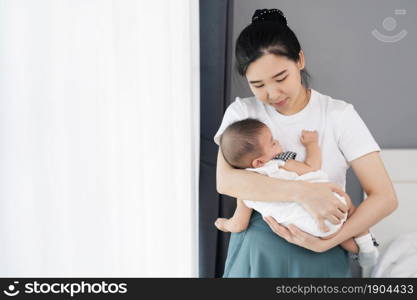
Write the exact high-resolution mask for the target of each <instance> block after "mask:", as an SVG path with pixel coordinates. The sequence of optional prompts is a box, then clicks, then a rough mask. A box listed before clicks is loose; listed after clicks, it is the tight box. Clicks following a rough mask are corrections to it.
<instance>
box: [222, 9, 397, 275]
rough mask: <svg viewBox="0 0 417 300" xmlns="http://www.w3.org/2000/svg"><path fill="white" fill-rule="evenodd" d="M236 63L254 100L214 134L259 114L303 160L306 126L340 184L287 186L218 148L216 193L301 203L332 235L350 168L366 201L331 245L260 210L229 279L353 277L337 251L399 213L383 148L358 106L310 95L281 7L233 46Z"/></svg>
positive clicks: (237, 240)
mask: <svg viewBox="0 0 417 300" xmlns="http://www.w3.org/2000/svg"><path fill="white" fill-rule="evenodd" d="M236 62H237V69H238V72H239V74H240V75H242V76H245V77H246V79H247V81H248V84H249V86H250V89H251V91H252V92H253V94H254V96H255V97H250V98H245V99H240V98H237V99H236V101H235V102H233V103H232V104H231V105H230V106H229V107H228V109H227V110H226V113H225V115H224V118H223V122H222V124H221V126H220V129H219V130H218V132H217V134H216V136H215V141H216V143H217V144H218V140H219V137H220V135H221V133H222V132H223V130H224V129H225V128H226V127H227V126H228V125H229V124H231V123H233V122H235V121H238V120H241V119H245V118H249V117H250V118H257V119H259V120H260V121H262V122H264V123H265V124H267V125H268V127H269V128H271V129H272V132H273V136H274V138H275V139H277V140H279V141H280V142H281V143H282V145H284V146H286V147H287V149H285V150H291V151H295V152H297V153H298V156H297V159H298V160H301V161H302V160H303V159H304V156H305V150H304V148H303V146H302V145H301V144H300V142H299V134H300V133H301V131H302V129H308V130H317V131H318V132H319V137H320V147H321V149H322V161H323V164H322V169H323V170H324V171H325V172H327V173H328V174H329V177H330V180H331V182H334V183H335V184H324V183H320V184H318V183H307V182H300V181H285V180H279V179H274V178H270V177H266V176H262V175H259V174H256V173H254V172H249V171H245V170H238V169H234V168H232V167H231V166H230V165H228V164H227V162H226V161H225V160H224V158H223V156H222V154H221V151H220V149H219V153H218V160H217V190H218V192H219V193H222V194H227V195H230V196H233V197H236V198H239V199H250V200H255V201H296V202H298V203H300V204H301V205H303V206H304V207H305V208H306V209H307V210H308V211H309V212H310V213H311V214H312V215H313V216H314V217H315V219H316V220H317V221H318V223H319V225H320V227H321V228H322V229H323V230H326V225H325V221H328V222H331V223H333V224H338V223H340V219H341V218H342V217H343V213H344V212H346V207H345V206H344V205H343V204H342V203H341V201H339V200H338V199H337V198H336V197H334V196H333V193H332V192H333V191H335V192H337V193H339V194H341V195H342V196H344V197H348V195H346V194H345V193H344V192H343V190H342V189H341V188H339V186H341V187H343V189H344V187H345V182H346V171H347V169H348V168H349V167H352V168H353V170H354V172H355V174H356V175H357V177H358V179H359V181H360V184H361V186H362V188H363V190H364V191H365V192H366V194H367V195H368V197H367V199H366V200H365V201H363V202H362V204H361V205H360V206H359V207H358V208H357V209H356V211H355V213H354V214H353V215H352V216H351V217H350V218H349V219H348V220H347V222H346V223H345V224H344V226H343V228H342V230H341V231H340V232H339V233H338V234H337V235H336V236H335V237H334V238H331V239H329V240H321V239H319V238H317V237H313V236H311V235H309V234H307V233H305V232H302V231H301V230H299V229H298V228H296V227H295V226H292V225H290V226H288V227H284V226H281V225H279V224H278V223H277V222H276V221H275V220H274V219H272V218H265V221H266V223H265V222H264V220H263V219H262V217H261V215H260V214H258V213H256V212H254V213H253V215H252V218H251V223H250V225H249V228H248V229H247V230H246V231H244V232H242V233H238V234H234V233H233V234H231V239H230V243H229V250H228V256H227V260H226V267H225V272H224V277H350V276H351V273H350V267H349V260H348V254H347V252H345V251H344V250H343V249H342V248H341V247H339V246H338V245H339V244H341V243H342V242H344V241H346V240H348V239H351V238H352V237H353V236H355V235H357V234H359V233H361V232H363V231H364V230H366V229H367V228H369V227H371V226H372V225H374V224H375V223H377V222H378V221H380V220H381V219H382V218H384V217H385V216H387V215H389V214H390V213H391V212H392V211H394V210H395V208H396V207H397V199H396V196H395V192H394V190H393V186H392V183H391V181H390V179H389V177H388V175H387V173H386V171H385V169H384V166H383V163H382V161H381V159H380V157H379V153H378V152H379V151H380V149H379V147H378V145H377V143H376V142H375V140H374V139H373V137H372V135H371V134H370V132H369V130H368V128H367V127H366V125H365V124H364V123H363V121H362V120H361V118H360V117H359V115H358V114H357V112H356V111H355V110H354V108H353V106H352V105H350V104H348V103H346V102H344V101H341V100H334V99H332V98H331V97H329V96H326V95H322V94H320V93H319V92H317V91H315V90H313V89H309V88H308V84H307V79H308V73H307V72H306V71H305V70H304V67H305V59H304V53H303V51H302V50H301V47H300V44H299V42H298V40H297V37H296V36H295V34H294V33H293V32H292V30H291V29H290V28H289V27H288V26H287V21H286V19H285V17H284V15H283V13H282V12H281V11H280V10H276V9H271V10H267V9H264V10H257V11H256V12H255V14H254V16H253V18H252V24H250V25H248V26H247V27H246V28H245V29H244V30H243V31H242V32H241V34H240V36H239V38H238V40H237V43H236Z"/></svg>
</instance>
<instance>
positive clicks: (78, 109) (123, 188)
mask: <svg viewBox="0 0 417 300" xmlns="http://www.w3.org/2000/svg"><path fill="white" fill-rule="evenodd" d="M198 136H199V54H198V1H193V0H181V1H172V0H158V1H127V0H123V1H111V0H104V1H101V0H86V1H84V0H72V1H64V0H54V1H45V0H41V1H29V0H27V1H24V0H18V1H11V0H10V1H4V0H3V1H0V239H1V241H2V242H1V244H2V245H1V247H0V276H14V277H17V276H26V277H48V276H49V277H59V276H67V277H73V276H79V277H82V276H93V277H99V276H100V277H111V276H114V277H118V276H124V277H129V276H135V277H193V276H197V258H196V257H197V250H198V249H197V233H196V232H197V229H196V228H197V226H198V225H197V206H198V204H197V203H198V178H197V177H198V172H199V171H198V160H199V144H198V143H199V138H198Z"/></svg>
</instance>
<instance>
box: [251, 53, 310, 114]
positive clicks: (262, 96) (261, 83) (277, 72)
mask: <svg viewBox="0 0 417 300" xmlns="http://www.w3.org/2000/svg"><path fill="white" fill-rule="evenodd" d="M303 68H304V54H303V52H302V51H301V52H300V59H299V61H298V62H294V61H292V60H290V59H288V58H287V57H285V56H278V55H275V54H265V55H264V56H261V57H260V58H258V59H257V60H255V61H254V62H252V63H251V64H250V65H249V67H248V69H247V71H246V79H247V80H248V83H249V86H250V89H251V90H252V92H253V94H254V95H255V97H256V98H258V99H259V100H260V101H262V102H263V103H265V104H268V105H271V106H273V107H274V108H275V109H276V110H277V111H278V112H280V113H281V114H284V115H292V114H295V113H297V112H298V111H300V110H301V109H303V107H304V106H305V104H306V90H305V89H304V88H303V86H302V84H301V73H300V70H302V69H303Z"/></svg>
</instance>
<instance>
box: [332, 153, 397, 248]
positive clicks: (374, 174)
mask: <svg viewBox="0 0 417 300" xmlns="http://www.w3.org/2000/svg"><path fill="white" fill-rule="evenodd" d="M351 166H352V168H353V171H354V172H355V174H356V176H357V177H358V179H359V182H360V184H361V186H362V188H363V190H364V192H365V193H366V194H367V198H366V199H365V200H364V201H363V202H362V203H361V204H360V205H359V206H358V207H357V208H356V210H355V213H354V214H353V215H352V216H351V217H350V218H349V219H348V220H347V221H346V224H345V225H344V226H343V227H342V230H341V231H340V232H339V234H338V235H336V236H335V237H334V240H333V241H332V240H329V241H332V243H331V244H330V246H331V247H333V246H336V245H338V244H340V243H341V242H342V241H344V240H346V239H348V238H350V237H353V236H356V235H358V234H360V233H361V232H363V231H364V230H367V229H368V228H370V227H372V226H373V225H375V224H376V223H378V222H379V221H381V220H382V219H383V218H385V217H386V216H388V215H389V214H391V213H392V212H393V211H394V210H395V209H396V208H397V207H398V200H397V196H396V194H395V190H394V187H393V185H392V182H391V179H390V178H389V176H388V173H387V171H386V170H385V167H384V164H383V162H382V160H381V158H380V156H379V153H378V152H372V153H370V154H367V155H365V156H362V157H360V158H358V159H355V160H354V161H352V162H351Z"/></svg>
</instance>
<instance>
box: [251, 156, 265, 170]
mask: <svg viewBox="0 0 417 300" xmlns="http://www.w3.org/2000/svg"><path fill="white" fill-rule="evenodd" d="M263 165H264V162H263V161H262V159H259V158H256V159H254V160H253V161H252V168H260V167H262V166H263Z"/></svg>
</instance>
